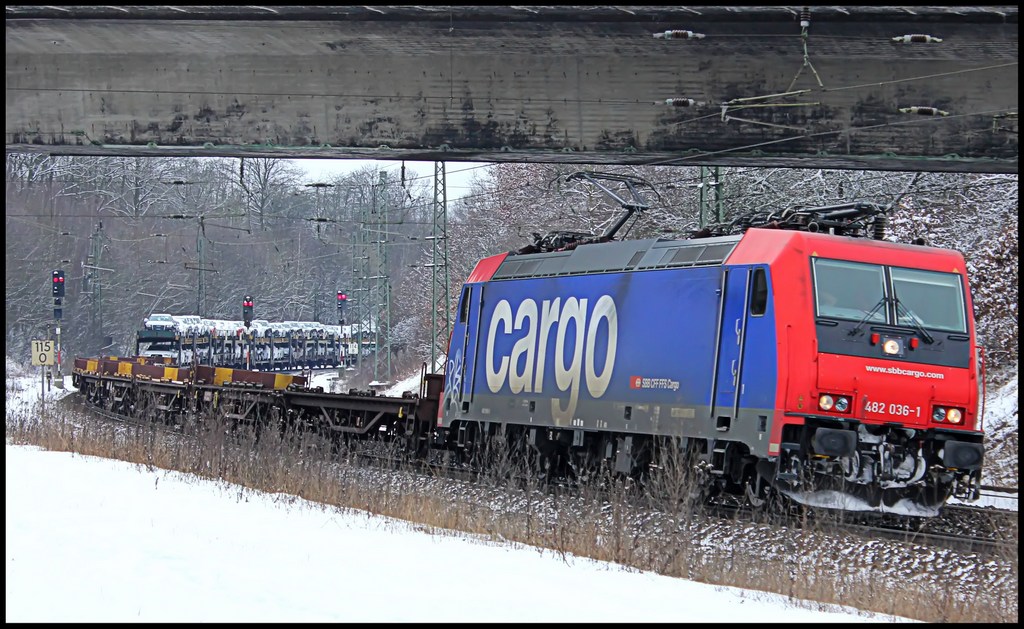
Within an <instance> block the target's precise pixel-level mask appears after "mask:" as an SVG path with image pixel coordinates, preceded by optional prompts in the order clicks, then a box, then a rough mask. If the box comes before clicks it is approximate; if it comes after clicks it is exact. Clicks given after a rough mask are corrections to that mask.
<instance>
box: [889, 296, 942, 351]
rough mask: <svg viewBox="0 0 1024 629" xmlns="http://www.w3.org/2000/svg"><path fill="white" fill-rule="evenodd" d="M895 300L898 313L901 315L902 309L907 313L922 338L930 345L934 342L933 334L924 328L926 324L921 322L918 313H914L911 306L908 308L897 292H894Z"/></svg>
mask: <svg viewBox="0 0 1024 629" xmlns="http://www.w3.org/2000/svg"><path fill="white" fill-rule="evenodd" d="M893 300H894V301H895V302H896V314H897V315H899V314H900V310H902V311H903V313H904V314H906V315H907V317H908V318H909V319H910V323H911V324H912V325H913V328H914V329H915V330H917V333H918V334H919V335H921V340H923V341H924V342H925V343H927V344H929V345H931V344H932V343H934V342H935V339H933V338H932V335H931V334H928V330H925V329H924V324H923V323H921V320H920V319H918V318H917V315H916V314H914V312H913V311H912V310H911V309H910V308H907V307H906V306H904V305H903V303H902V302H901V301H900V298H899V297H897V296H896V293H895V292H893Z"/></svg>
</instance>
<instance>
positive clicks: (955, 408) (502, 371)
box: [438, 204, 983, 515]
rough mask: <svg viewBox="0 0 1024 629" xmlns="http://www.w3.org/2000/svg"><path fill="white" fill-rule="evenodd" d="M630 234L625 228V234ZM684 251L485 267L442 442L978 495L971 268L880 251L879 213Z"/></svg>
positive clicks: (541, 255)
mask: <svg viewBox="0 0 1024 629" xmlns="http://www.w3.org/2000/svg"><path fill="white" fill-rule="evenodd" d="M620 224H621V223H620ZM733 228H734V229H733V231H738V232H739V233H725V234H724V235H723V233H721V232H724V231H726V230H721V231H720V232H719V233H716V232H714V231H711V230H705V231H704V232H703V233H702V234H697V235H695V236H697V237H692V238H689V239H684V240H665V239H648V240H621V241H616V240H612V239H610V238H608V237H599V238H593V239H591V240H587V239H586V238H585V237H583V236H581V235H579V234H573V233H571V232H569V233H562V234H561V236H558V235H556V236H558V237H555V238H552V239H548V241H547V242H548V243H549V246H547V247H543V246H538V247H531V248H528V249H524V250H523V251H522V252H518V253H514V254H501V255H497V256H493V257H489V258H486V259H484V260H482V261H480V262H479V263H478V264H477V266H476V269H475V270H474V271H473V273H472V275H471V276H470V277H469V279H468V280H467V282H466V283H465V285H464V286H463V289H462V294H461V297H460V299H459V304H458V310H457V314H458V316H457V319H456V321H455V322H454V325H453V332H452V336H451V341H450V346H449V354H448V365H447V369H446V376H445V378H446V379H445V390H444V396H443V399H442V404H441V407H440V409H439V412H438V428H439V432H440V433H441V434H442V435H444V436H445V439H446V443H447V445H448V447H451V448H455V449H460V450H467V449H472V448H474V447H476V445H477V444H480V443H482V442H483V440H485V439H487V438H488V437H491V436H494V435H496V434H499V433H500V434H501V435H502V436H503V437H504V439H505V440H506V442H507V441H509V440H511V441H513V442H519V443H520V444H522V445H523V446H525V447H528V448H530V450H531V451H532V452H533V453H534V454H535V455H536V458H537V461H539V462H541V464H542V465H543V466H545V469H548V470H563V471H565V472H567V473H572V471H577V472H578V471H580V470H588V469H597V468H600V467H601V466H604V467H605V468H608V469H612V470H616V471H618V472H621V473H624V474H632V475H643V474H644V473H645V472H646V471H647V470H648V469H649V468H650V466H652V465H655V464H656V463H657V461H658V460H659V456H662V455H663V454H664V452H665V451H666V449H675V451H681V452H683V453H685V455H686V456H688V457H691V459H690V463H688V465H689V464H692V467H694V468H698V469H700V470H702V474H700V475H698V478H700V479H702V480H701V481H700V482H702V483H703V484H704V487H703V489H704V490H705V491H706V492H707V493H711V494H716V493H732V494H736V495H740V496H744V495H745V496H746V497H747V499H748V500H749V501H750V502H752V503H754V504H759V503H760V502H762V501H763V500H764V499H765V498H766V497H767V496H768V495H769V493H770V492H778V493H781V494H784V495H786V496H788V497H789V498H790V499H792V500H794V501H796V502H798V503H801V504H807V505H813V506H824V507H835V508H840V509H845V510H860V511H886V512H899V513H909V514H916V515H934V514H935V513H937V511H938V508H939V507H941V506H942V505H943V504H944V503H945V502H946V501H947V499H948V498H949V497H950V496H954V495H955V496H957V497H960V498H964V499H974V498H976V497H977V494H978V489H979V483H980V476H981V465H982V460H983V445H982V441H983V432H982V425H981V414H980V413H979V398H980V397H981V391H982V381H983V374H982V369H981V360H980V353H979V349H978V346H977V343H976V337H975V326H974V320H973V315H972V312H973V309H972V305H971V294H970V290H969V286H968V279H967V273H966V268H965V263H964V258H963V256H962V255H961V254H960V253H958V252H956V251H951V250H946V249H940V248H934V247H928V246H924V245H921V244H897V243H893V242H888V241H886V240H884V239H883V238H884V229H885V213H884V212H883V211H882V210H881V209H880V208H878V207H877V206H873V205H871V204H846V205H840V206H832V207H824V208H809V209H798V210H789V211H785V212H780V213H778V214H777V215H776V214H768V215H764V216H761V217H759V218H755V219H747V220H746V221H745V222H744V223H741V224H739V228H737V226H736V225H735V224H734V225H733Z"/></svg>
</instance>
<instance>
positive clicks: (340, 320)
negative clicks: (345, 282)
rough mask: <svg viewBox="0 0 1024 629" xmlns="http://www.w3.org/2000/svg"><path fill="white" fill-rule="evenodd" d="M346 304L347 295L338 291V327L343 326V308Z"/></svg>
mask: <svg viewBox="0 0 1024 629" xmlns="http://www.w3.org/2000/svg"><path fill="white" fill-rule="evenodd" d="M347 304H348V294H347V293H346V292H345V291H343V290H339V291H338V325H345V306H346V305H347Z"/></svg>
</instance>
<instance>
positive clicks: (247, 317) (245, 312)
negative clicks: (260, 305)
mask: <svg viewBox="0 0 1024 629" xmlns="http://www.w3.org/2000/svg"><path fill="white" fill-rule="evenodd" d="M242 320H243V321H244V322H245V327H247V328H251V327H252V297H251V296H249V295H246V296H245V297H243V298H242Z"/></svg>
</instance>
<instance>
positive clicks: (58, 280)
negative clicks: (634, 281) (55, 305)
mask: <svg viewBox="0 0 1024 629" xmlns="http://www.w3.org/2000/svg"><path fill="white" fill-rule="evenodd" d="M53 296H54V297H63V296H64V271H61V270H59V269H58V270H56V271H54V272H53Z"/></svg>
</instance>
